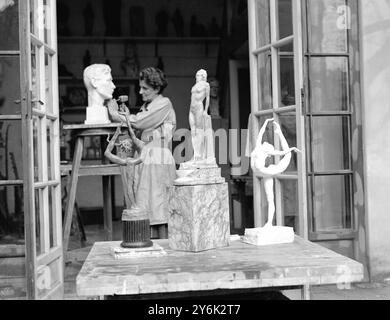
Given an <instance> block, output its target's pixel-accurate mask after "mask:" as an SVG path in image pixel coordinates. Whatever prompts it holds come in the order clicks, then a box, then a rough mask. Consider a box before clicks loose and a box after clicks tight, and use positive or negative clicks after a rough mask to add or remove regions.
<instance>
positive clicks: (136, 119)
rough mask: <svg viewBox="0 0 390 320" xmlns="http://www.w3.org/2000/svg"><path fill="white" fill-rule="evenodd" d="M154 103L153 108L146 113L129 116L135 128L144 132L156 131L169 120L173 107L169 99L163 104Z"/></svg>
mask: <svg viewBox="0 0 390 320" xmlns="http://www.w3.org/2000/svg"><path fill="white" fill-rule="evenodd" d="M152 103H156V105H154V106H153V108H151V107H149V109H148V110H146V111H143V112H139V113H137V114H136V115H133V114H131V115H129V119H130V123H131V125H132V126H133V128H135V129H138V130H142V131H143V130H147V129H155V128H157V127H159V126H160V125H161V124H163V123H164V121H165V120H166V119H167V118H168V116H169V112H170V110H171V106H172V105H171V103H170V102H169V100H168V99H164V101H162V102H152ZM126 121H127V120H126ZM126 121H125V122H126Z"/></svg>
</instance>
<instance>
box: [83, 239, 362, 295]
mask: <svg viewBox="0 0 390 320" xmlns="http://www.w3.org/2000/svg"><path fill="white" fill-rule="evenodd" d="M156 242H157V243H158V244H159V245H161V246H162V247H163V248H164V249H165V251H166V252H167V254H166V255H164V256H149V257H136V258H128V259H118V260H115V259H114V258H113V256H112V255H111V254H110V247H113V246H118V245H119V244H120V242H97V243H95V244H94V246H93V248H92V250H91V252H90V254H89V256H88V258H87V260H86V261H85V263H84V265H83V267H82V269H81V271H80V273H79V274H78V276H77V279H76V283H77V294H78V295H79V296H89V297H97V298H99V297H100V298H101V297H105V296H113V295H129V296H133V297H134V298H137V297H139V296H143V297H144V298H145V299H147V298H148V296H150V297H152V296H153V295H155V294H164V295H163V296H164V297H168V296H169V294H172V293H176V295H177V294H178V293H179V294H182V296H185V295H188V296H190V295H191V293H192V294H193V293H194V292H204V291H212V290H217V289H227V290H235V289H241V290H242V289H245V290H251V289H259V288H260V289H271V288H272V289H280V290H285V289H297V288H299V289H301V290H302V298H304V299H309V298H310V290H309V288H310V286H312V285H327V284H338V283H340V284H345V283H352V282H359V281H362V280H363V265H362V264H360V263H358V262H356V261H354V260H352V259H349V258H347V257H344V256H341V255H339V254H337V253H335V252H333V251H331V250H328V249H326V248H324V247H321V246H319V245H317V244H314V243H311V242H308V241H306V240H303V239H302V238H299V237H296V239H295V242H294V243H291V244H282V245H271V246H264V247H257V246H252V245H249V244H245V243H243V242H241V241H234V242H232V243H231V245H230V246H229V247H226V248H221V249H216V250H210V251H205V252H200V253H190V252H179V251H172V250H170V249H169V245H168V240H157V241H156ZM179 296H180V295H179Z"/></svg>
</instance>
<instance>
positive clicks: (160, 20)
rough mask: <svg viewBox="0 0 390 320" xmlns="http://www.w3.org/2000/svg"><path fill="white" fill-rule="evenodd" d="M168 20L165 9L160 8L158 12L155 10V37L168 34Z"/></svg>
mask: <svg viewBox="0 0 390 320" xmlns="http://www.w3.org/2000/svg"><path fill="white" fill-rule="evenodd" d="M168 22H169V15H168V12H167V11H166V10H164V9H161V10H160V11H159V12H157V14H156V25H157V34H156V35H157V37H167V36H168Z"/></svg>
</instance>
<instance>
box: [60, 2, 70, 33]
mask: <svg viewBox="0 0 390 320" xmlns="http://www.w3.org/2000/svg"><path fill="white" fill-rule="evenodd" d="M68 22H69V8H68V6H67V5H66V4H65V3H64V2H63V1H61V2H58V4H57V28H58V31H57V32H58V35H59V36H64V37H69V36H71V33H70V30H69V25H68Z"/></svg>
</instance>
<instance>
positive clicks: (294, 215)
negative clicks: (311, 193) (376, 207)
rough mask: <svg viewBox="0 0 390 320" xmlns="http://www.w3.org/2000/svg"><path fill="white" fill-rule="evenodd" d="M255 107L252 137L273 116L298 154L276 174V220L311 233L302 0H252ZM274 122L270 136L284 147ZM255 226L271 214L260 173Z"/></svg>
mask: <svg viewBox="0 0 390 320" xmlns="http://www.w3.org/2000/svg"><path fill="white" fill-rule="evenodd" d="M248 22H249V50H250V53H249V54H250V71H251V101H252V102H251V104H252V107H251V110H252V120H253V123H252V128H253V133H252V134H253V135H254V136H253V138H252V140H253V141H256V138H257V133H258V132H259V131H260V127H261V126H262V125H263V123H264V122H265V121H266V120H267V119H269V118H274V119H275V120H276V121H277V122H278V123H279V124H280V126H281V128H282V131H283V134H284V136H285V137H286V139H287V141H288V144H289V146H290V147H295V146H296V147H298V148H299V149H300V150H301V151H302V152H301V153H299V154H294V155H293V157H292V160H291V163H290V166H289V168H288V169H287V170H286V172H284V173H283V174H280V175H278V176H276V177H275V205H276V214H275V216H276V223H277V225H286V226H291V227H293V228H294V230H295V232H296V233H297V234H299V235H300V236H302V237H303V238H305V239H307V238H308V221H307V198H306V197H307V196H306V192H307V191H306V183H307V182H306V181H307V180H306V159H305V154H306V153H305V133H304V124H305V119H304V116H303V114H302V112H303V110H302V100H303V99H302V92H303V54H302V22H301V1H297V0H248ZM272 128H273V127H272V126H269V130H267V131H266V135H267V140H268V142H270V143H272V142H274V145H275V146H276V147H277V148H278V149H280V147H279V141H278V139H277V137H274V134H273V130H272ZM253 187H254V194H253V199H254V214H255V226H256V227H261V226H263V225H264V223H265V222H266V218H267V201H266V196H265V193H264V188H263V187H262V179H261V177H258V176H256V175H255V176H254V177H253Z"/></svg>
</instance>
